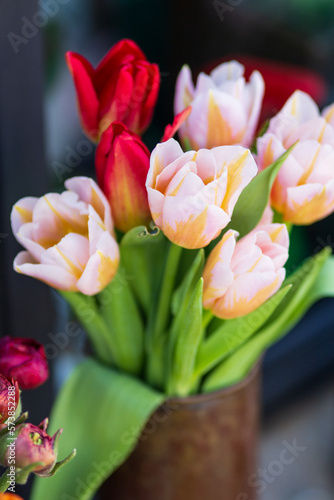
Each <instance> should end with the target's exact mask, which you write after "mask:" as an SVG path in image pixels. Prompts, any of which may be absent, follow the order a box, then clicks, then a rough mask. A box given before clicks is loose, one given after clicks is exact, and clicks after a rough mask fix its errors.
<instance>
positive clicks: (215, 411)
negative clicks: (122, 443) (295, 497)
mask: <svg viewBox="0 0 334 500" xmlns="http://www.w3.org/2000/svg"><path fill="white" fill-rule="evenodd" d="M259 420H260V368H259V365H258V366H256V367H255V368H254V369H253V371H252V372H251V373H250V375H249V376H248V377H247V378H245V379H244V380H243V381H242V382H240V383H238V384H236V385H234V386H232V387H229V388H227V389H224V390H221V391H217V392H213V393H209V394H200V395H196V396H191V397H187V398H177V399H170V400H168V401H167V402H166V403H165V404H164V405H163V406H161V407H160V408H159V409H158V410H157V411H156V412H155V413H154V414H153V415H152V417H151V418H150V420H149V421H148V423H147V425H146V427H145V429H144V431H143V432H142V435H141V437H140V440H139V442H138V446H137V448H136V449H135V450H134V452H133V453H132V454H131V455H130V457H129V458H128V460H127V461H126V462H125V463H124V464H123V465H122V466H121V467H120V468H119V469H118V470H117V471H115V472H114V474H113V475H112V476H111V477H110V478H109V479H108V480H107V481H106V483H105V484H104V485H103V487H102V490H101V500H158V499H159V500H188V499H189V500H255V499H256V498H257V496H256V490H255V488H254V486H253V487H252V486H251V485H250V484H249V478H250V476H251V475H252V474H254V473H255V472H256V470H257V449H258V431H259ZM250 482H251V481H250Z"/></svg>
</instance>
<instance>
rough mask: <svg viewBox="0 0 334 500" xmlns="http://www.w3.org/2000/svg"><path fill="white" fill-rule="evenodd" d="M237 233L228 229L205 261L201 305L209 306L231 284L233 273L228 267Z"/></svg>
mask: <svg viewBox="0 0 334 500" xmlns="http://www.w3.org/2000/svg"><path fill="white" fill-rule="evenodd" d="M237 236H238V233H237V232H236V231H232V230H231V229H229V230H228V231H227V232H226V233H225V234H224V236H223V238H222V239H221V240H220V242H219V243H218V244H217V245H216V246H215V247H214V249H213V250H212V252H211V253H210V255H209V257H208V260H207V262H206V265H205V268H204V272H203V279H204V288H203V306H204V307H205V308H207V309H208V308H210V307H212V306H213V304H214V303H215V301H216V300H217V299H219V297H221V296H222V295H223V294H224V293H225V292H226V290H227V289H228V288H229V287H230V286H231V284H232V283H233V279H234V274H233V272H232V270H231V269H230V266H231V259H232V255H233V252H234V249H235V245H236V238H237Z"/></svg>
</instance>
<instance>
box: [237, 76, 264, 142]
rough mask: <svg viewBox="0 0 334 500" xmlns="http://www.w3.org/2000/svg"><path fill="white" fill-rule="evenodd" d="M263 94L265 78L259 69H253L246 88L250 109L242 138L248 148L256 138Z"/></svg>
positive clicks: (247, 106)
mask: <svg viewBox="0 0 334 500" xmlns="http://www.w3.org/2000/svg"><path fill="white" fill-rule="evenodd" d="M263 96H264V80H263V78H262V75H261V73H259V72H258V71H253V73H252V74H251V76H250V79H249V84H248V86H246V88H245V97H246V103H245V104H246V108H247V110H248V123H247V127H246V131H245V135H244V137H243V139H242V145H243V146H245V147H246V148H247V147H249V146H251V144H252V142H253V140H254V135H255V131H256V127H257V124H258V121H259V117H260V112H261V106H262V100H263Z"/></svg>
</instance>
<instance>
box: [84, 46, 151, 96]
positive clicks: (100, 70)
mask: <svg viewBox="0 0 334 500" xmlns="http://www.w3.org/2000/svg"><path fill="white" fill-rule="evenodd" d="M124 59H126V60H127V61H135V60H142V59H144V60H145V59H146V57H145V54H144V53H143V51H142V50H141V49H140V48H139V47H138V45H137V44H136V43H135V42H134V41H133V40H130V39H127V38H125V39H123V40H120V41H119V42H117V43H115V45H114V46H113V47H112V48H111V49H110V50H109V52H108V53H107V54H106V55H105V56H104V58H103V59H102V61H101V62H100V63H99V65H98V66H97V68H96V71H95V75H94V85H95V87H96V89H97V92H98V94H100V92H101V91H102V89H103V88H104V87H105V84H106V82H108V81H110V73H111V72H112V71H114V70H115V68H119V67H120V66H121V64H122V63H123V61H124Z"/></svg>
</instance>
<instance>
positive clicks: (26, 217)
mask: <svg viewBox="0 0 334 500" xmlns="http://www.w3.org/2000/svg"><path fill="white" fill-rule="evenodd" d="M14 208H15V210H16V211H17V212H18V213H19V214H20V217H21V219H22V224H26V223H27V222H31V221H32V210H28V209H27V208H24V207H22V206H20V205H15V206H14ZM0 498H1V497H0Z"/></svg>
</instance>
